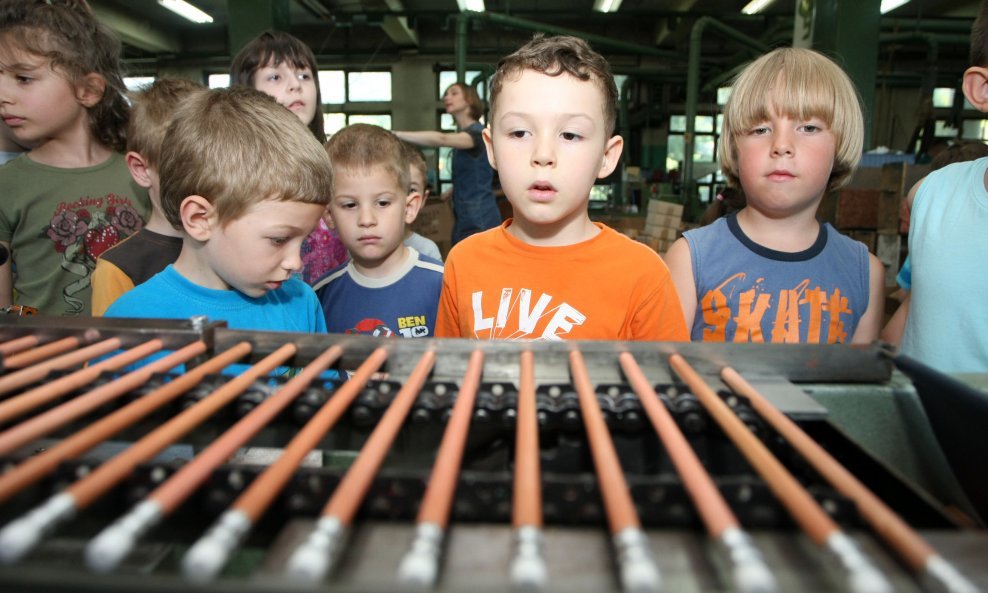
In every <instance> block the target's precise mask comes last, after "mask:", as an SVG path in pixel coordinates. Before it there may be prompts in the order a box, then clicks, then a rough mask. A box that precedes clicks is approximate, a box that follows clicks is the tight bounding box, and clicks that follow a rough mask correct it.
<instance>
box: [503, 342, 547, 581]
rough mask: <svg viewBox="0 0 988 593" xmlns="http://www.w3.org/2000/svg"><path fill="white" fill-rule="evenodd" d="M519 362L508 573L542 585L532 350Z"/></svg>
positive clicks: (544, 570) (544, 578) (543, 568)
mask: <svg viewBox="0 0 988 593" xmlns="http://www.w3.org/2000/svg"><path fill="white" fill-rule="evenodd" d="M518 365H519V368H518V411H517V414H516V416H515V470H514V480H515V483H514V489H513V491H512V496H511V526H512V527H513V528H514V553H513V554H512V557H511V568H510V575H511V584H512V586H514V587H515V588H518V589H542V588H544V587H545V586H546V583H547V582H548V580H549V571H548V569H547V568H546V563H545V552H544V548H545V545H544V541H543V540H544V538H543V535H542V517H543V513H542V463H541V460H540V455H541V451H540V449H539V420H538V400H537V398H536V395H535V354H534V353H533V352H531V351H530V350H525V351H523V352H522V353H521V355H520V357H519V361H518Z"/></svg>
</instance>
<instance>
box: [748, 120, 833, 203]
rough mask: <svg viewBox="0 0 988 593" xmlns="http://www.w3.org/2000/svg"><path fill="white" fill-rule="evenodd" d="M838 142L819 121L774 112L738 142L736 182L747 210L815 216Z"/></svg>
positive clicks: (831, 167)
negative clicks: (742, 190) (809, 213)
mask: <svg viewBox="0 0 988 593" xmlns="http://www.w3.org/2000/svg"><path fill="white" fill-rule="evenodd" d="M836 151H837V139H836V138H835V137H834V134H833V132H832V131H831V130H830V129H829V128H828V127H827V124H826V123H824V121H823V120H822V119H821V118H818V117H813V118H810V119H808V120H806V121H799V120H797V119H792V118H790V117H787V116H780V115H778V114H777V113H775V112H774V110H773V111H772V113H771V115H770V116H769V118H768V119H767V120H766V121H763V122H759V123H757V124H756V125H754V126H753V127H752V128H751V129H750V130H748V131H742V133H741V134H740V135H739V136H738V138H737V163H738V177H739V178H740V180H741V186H742V187H743V188H744V193H745V196H746V198H747V203H748V205H749V206H751V207H753V208H755V209H757V210H760V211H762V212H764V213H766V214H772V215H773V216H787V215H791V214H795V213H800V212H804V211H806V210H808V209H812V210H813V211H816V207H817V205H818V203H819V200H820V198H821V197H822V196H823V192H824V191H825V190H826V187H827V182H828V181H829V179H830V172H831V171H832V170H833V167H834V156H835V155H836Z"/></svg>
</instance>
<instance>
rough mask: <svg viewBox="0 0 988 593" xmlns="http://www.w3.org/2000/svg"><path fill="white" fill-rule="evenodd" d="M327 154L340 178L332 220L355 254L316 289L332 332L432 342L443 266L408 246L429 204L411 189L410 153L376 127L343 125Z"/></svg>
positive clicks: (335, 184) (331, 204)
mask: <svg viewBox="0 0 988 593" xmlns="http://www.w3.org/2000/svg"><path fill="white" fill-rule="evenodd" d="M326 152H327V153H329V160H330V162H331V163H332V164H333V175H334V178H333V193H332V200H330V202H329V208H328V210H327V213H328V221H327V222H328V223H329V224H330V226H332V227H333V228H334V229H336V231H337V232H339V234H340V238H342V239H343V244H344V245H346V247H347V250H349V252H350V262H349V263H347V264H344V265H342V266H340V267H338V268H336V269H335V270H332V271H331V272H329V273H328V274H327V275H326V276H325V277H323V278H322V279H321V280H319V281H318V282H316V284H315V290H316V294H318V295H319V300H320V302H321V303H322V307H323V311H324V312H325V314H326V325H327V327H328V328H329V331H330V332H333V333H348V334H370V335H375V336H403V337H406V338H427V337H431V336H432V335H433V329H434V326H435V319H436V307H437V306H438V304H439V291H440V290H441V289H442V278H443V265H442V262H440V261H438V260H435V259H432V258H430V257H426V256H423V255H421V254H419V253H418V252H417V251H416V250H415V249H414V248H411V247H407V246H406V245H405V244H404V243H403V241H404V238H405V225H407V224H409V223H410V222H411V221H413V220H415V215H416V214H417V213H418V210H419V207H420V206H421V203H422V196H421V194H419V193H418V192H417V191H412V192H409V191H408V188H409V168H410V167H409V164H408V153H407V152H406V151H405V149H404V148H403V146H402V143H401V141H400V140H399V139H398V138H397V137H396V136H395V135H394V134H392V133H391V132H389V131H387V130H385V129H384V128H381V127H379V126H373V125H370V124H351V125H349V126H347V127H345V128H343V129H342V130H340V131H339V132H337V133H336V134H334V135H333V137H332V138H330V139H329V142H328V143H327V144H326Z"/></svg>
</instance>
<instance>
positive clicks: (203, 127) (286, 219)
mask: <svg viewBox="0 0 988 593" xmlns="http://www.w3.org/2000/svg"><path fill="white" fill-rule="evenodd" d="M160 177H161V189H160V192H161V208H162V211H163V212H164V215H165V218H167V219H168V221H169V222H170V223H171V224H172V226H174V227H175V228H176V229H180V230H181V231H182V241H183V243H182V251H181V253H180V255H179V256H178V259H177V260H176V261H175V263H174V264H172V265H169V266H168V267H167V268H165V269H164V270H163V271H161V272H159V273H158V274H156V275H155V276H153V277H151V279H150V280H148V281H147V282H145V283H144V284H140V285H138V286H137V287H135V288H134V289H133V290H131V291H129V292H127V293H125V294H123V295H122V296H121V297H120V298H119V299H117V300H116V301H115V302H114V303H113V304H112V305H111V306H110V308H109V309H108V310H107V312H106V316H107V317H163V318H187V317H190V316H193V315H205V316H207V317H209V318H210V319H213V320H224V321H226V322H227V325H228V327H230V328H232V329H247V330H270V331H295V332H325V331H326V323H325V318H324V317H323V314H322V309H321V307H320V306H319V301H318V300H317V299H316V296H315V293H313V292H312V289H311V288H309V287H308V286H307V285H306V284H305V283H304V282H302V281H301V280H299V279H298V278H295V277H294V275H295V274H296V273H297V272H298V271H299V270H300V269H301V268H302V260H301V256H300V253H299V251H300V248H301V245H302V240H303V239H305V237H306V236H307V235H308V234H309V233H310V232H311V231H312V229H313V228H314V227H315V225H316V222H317V221H318V220H319V217H320V215H321V214H322V212H323V211H324V209H325V205H326V201H327V199H328V196H329V195H330V190H331V188H332V179H333V177H332V170H331V168H330V165H329V160H328V159H327V158H326V153H325V152H324V151H323V148H322V146H320V144H319V142H318V141H317V140H316V139H315V138H314V137H313V136H312V133H311V132H309V130H308V129H307V128H306V127H305V125H304V124H302V123H301V122H300V121H299V119H298V118H297V117H295V115H294V114H292V113H291V112H290V111H288V110H286V109H284V108H283V107H282V106H280V105H278V103H277V102H275V100H274V99H272V98H271V97H269V96H267V95H265V94H264V93H261V92H259V91H255V90H253V89H246V88H234V89H221V90H213V91H208V92H203V93H200V94H198V95H196V96H194V97H190V98H189V99H188V100H186V101H185V102H183V104H182V105H181V106H180V107H179V108H178V109H177V110H176V112H175V116H174V118H173V120H172V123H171V124H170V125H169V128H168V131H167V132H166V134H165V139H164V142H163V144H162V151H161V163H160Z"/></svg>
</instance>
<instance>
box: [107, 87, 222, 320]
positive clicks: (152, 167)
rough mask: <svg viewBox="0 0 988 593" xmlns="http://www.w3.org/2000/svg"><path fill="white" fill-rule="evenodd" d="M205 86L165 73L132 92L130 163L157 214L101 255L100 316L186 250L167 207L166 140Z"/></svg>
mask: <svg viewBox="0 0 988 593" xmlns="http://www.w3.org/2000/svg"><path fill="white" fill-rule="evenodd" d="M204 90H206V89H205V87H204V86H202V85H201V84H198V83H195V82H192V81H191V80H183V79H180V78H162V79H159V80H156V81H155V82H153V83H151V84H150V85H148V86H146V87H144V88H143V89H141V90H140V91H139V92H136V93H133V94H132V95H131V112H130V123H129V124H128V126H127V155H126V158H127V168H128V169H130V175H131V177H133V178H134V181H136V182H137V183H138V184H139V185H140V186H141V187H145V188H147V190H148V197H149V198H150V199H151V216H150V218H148V222H147V224H146V225H145V226H144V228H142V229H141V230H139V231H138V232H136V233H134V234H133V235H131V236H129V237H127V238H126V239H124V240H123V241H121V242H120V243H117V244H116V245H114V246H113V247H111V248H109V249H107V250H106V251H104V252H103V254H102V255H101V256H100V257H99V259H97V260H96V269H94V270H93V278H92V284H93V315H94V316H101V315H103V313H104V312H105V311H106V308H107V307H109V306H110V304H111V303H113V301H115V300H117V298H118V297H119V296H120V295H122V294H123V293H125V292H127V291H128V290H130V289H132V288H134V287H135V286H136V285H138V284H140V283H142V282H145V281H147V280H148V279H149V278H150V277H151V276H154V275H155V274H157V273H158V272H160V271H161V270H163V269H165V266H167V265H168V264H170V263H172V262H174V261H175V260H176V259H177V258H178V254H179V253H180V252H181V251H182V231H181V230H179V229H177V228H175V227H173V226H172V225H171V223H170V222H168V219H166V218H165V214H164V212H162V210H161V197H160V186H161V181H160V177H159V176H158V167H159V164H160V162H161V142H162V140H163V139H164V137H165V131H166V130H167V129H168V124H169V123H170V122H171V118H172V114H173V113H174V112H175V109H176V108H177V107H178V105H179V103H180V102H181V101H182V100H183V99H185V98H186V97H188V96H190V95H192V94H193V93H196V92H201V91H204Z"/></svg>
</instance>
